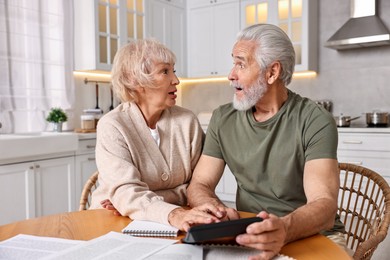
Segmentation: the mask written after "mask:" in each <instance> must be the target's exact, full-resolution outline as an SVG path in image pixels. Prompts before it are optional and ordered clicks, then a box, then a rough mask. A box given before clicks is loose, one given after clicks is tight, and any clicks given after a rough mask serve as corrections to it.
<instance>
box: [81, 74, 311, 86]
mask: <svg viewBox="0 0 390 260" xmlns="http://www.w3.org/2000/svg"><path fill="white" fill-rule="evenodd" d="M73 74H74V75H77V76H84V77H104V78H106V79H110V78H111V75H110V74H107V73H104V72H83V71H73ZM315 76H317V73H316V72H315V71H302V72H294V74H293V77H294V78H312V77H315ZM179 79H180V82H181V83H185V84H190V83H205V82H224V81H229V80H228V78H227V76H225V77H210V78H179Z"/></svg>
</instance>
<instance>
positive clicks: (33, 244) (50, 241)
mask: <svg viewBox="0 0 390 260" xmlns="http://www.w3.org/2000/svg"><path fill="white" fill-rule="evenodd" d="M84 242H85V241H80V240H69V239H62V238H53V237H40V236H31V235H23V234H20V235H16V236H14V237H11V238H10V239H7V240H4V241H2V242H0V259H29V260H35V259H42V258H44V257H47V256H50V255H53V254H56V253H58V252H59V251H63V250H66V249H69V248H71V247H73V246H75V245H79V244H80V243H84Z"/></svg>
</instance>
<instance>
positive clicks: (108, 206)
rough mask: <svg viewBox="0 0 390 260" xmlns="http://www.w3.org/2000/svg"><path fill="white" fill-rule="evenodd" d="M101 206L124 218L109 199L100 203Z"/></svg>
mask: <svg viewBox="0 0 390 260" xmlns="http://www.w3.org/2000/svg"><path fill="white" fill-rule="evenodd" d="M100 205H102V207H103V208H105V209H108V210H112V212H113V213H114V215H115V216H122V214H121V213H119V211H118V210H116V208H115V207H114V205H112V203H111V201H110V200H109V199H105V200H102V201H101V202H100Z"/></svg>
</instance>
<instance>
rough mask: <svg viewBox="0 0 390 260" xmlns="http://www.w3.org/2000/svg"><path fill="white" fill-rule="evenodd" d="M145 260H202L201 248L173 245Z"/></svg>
mask: <svg viewBox="0 0 390 260" xmlns="http://www.w3.org/2000/svg"><path fill="white" fill-rule="evenodd" d="M145 259H146V260H203V248H202V247H201V246H195V245H187V244H173V245H170V246H168V247H166V248H164V249H163V250H161V251H158V252H157V253H155V254H154V255H151V256H149V257H147V258H145Z"/></svg>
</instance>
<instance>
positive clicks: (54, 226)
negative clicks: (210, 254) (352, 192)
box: [0, 209, 351, 260]
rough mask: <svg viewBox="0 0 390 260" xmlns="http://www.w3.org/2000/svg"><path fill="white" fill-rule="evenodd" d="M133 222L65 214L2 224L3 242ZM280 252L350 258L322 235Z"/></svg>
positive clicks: (85, 233) (91, 213)
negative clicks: (16, 238)
mask: <svg viewBox="0 0 390 260" xmlns="http://www.w3.org/2000/svg"><path fill="white" fill-rule="evenodd" d="M240 215H241V216H242V217H251V216H253V215H254V214H252V213H245V212H240ZM130 221H131V220H130V219H129V218H127V217H121V216H114V215H113V214H112V212H111V211H109V210H105V209H98V210H84V211H76V212H69V213H62V214H57V215H51V216H45V217H40V218H35V219H28V220H24V221H19V222H14V223H11V224H7V225H3V226H0V241H2V240H5V239H8V238H11V237H13V236H15V235H17V234H28V235H36V236H46V237H57V238H67V239H77V240H90V239H93V238H96V237H99V236H101V235H104V234H106V233H108V232H109V231H118V232H120V231H121V230H122V229H123V228H124V227H125V226H126V225H127V224H129V222H130ZM182 236H183V235H182ZM176 239H177V238H176ZM281 253H282V254H285V255H288V256H290V257H293V258H295V259H298V260H301V259H302V260H305V259H308V260H312V259H316V260H321V259H324V260H325V259H326V260H328V259H332V260H338V259H340V260H341V259H351V258H350V257H349V256H348V255H347V253H346V252H345V251H344V250H342V249H341V248H340V247H338V246H337V245H336V244H335V243H333V242H332V241H331V240H329V239H328V238H326V237H324V236H322V235H315V236H312V237H309V238H306V239H302V240H298V241H295V242H293V243H290V244H288V245H286V246H284V247H283V248H282V251H281Z"/></svg>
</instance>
